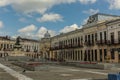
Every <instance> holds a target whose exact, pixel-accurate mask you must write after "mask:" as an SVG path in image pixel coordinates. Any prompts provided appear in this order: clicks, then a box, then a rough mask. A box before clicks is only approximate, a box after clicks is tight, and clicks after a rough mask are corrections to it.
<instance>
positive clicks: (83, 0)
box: [79, 0, 97, 4]
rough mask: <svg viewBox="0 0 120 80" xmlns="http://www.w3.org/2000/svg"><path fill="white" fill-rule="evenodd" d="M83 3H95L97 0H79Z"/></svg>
mask: <svg viewBox="0 0 120 80" xmlns="http://www.w3.org/2000/svg"><path fill="white" fill-rule="evenodd" d="M79 1H80V3H81V4H93V3H95V2H96V1H97V0H79Z"/></svg>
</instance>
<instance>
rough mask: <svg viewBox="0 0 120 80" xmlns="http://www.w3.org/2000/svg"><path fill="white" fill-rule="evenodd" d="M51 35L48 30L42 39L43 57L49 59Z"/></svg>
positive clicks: (41, 50)
mask: <svg viewBox="0 0 120 80" xmlns="http://www.w3.org/2000/svg"><path fill="white" fill-rule="evenodd" d="M50 37H51V35H50V34H49V32H48V31H47V32H46V33H45V35H44V38H42V39H41V40H40V53H41V58H44V59H47V60H49V57H50V52H49V51H50V42H51V40H50Z"/></svg>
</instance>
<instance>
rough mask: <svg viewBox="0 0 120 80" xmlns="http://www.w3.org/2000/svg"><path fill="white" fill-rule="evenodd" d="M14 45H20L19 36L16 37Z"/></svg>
mask: <svg viewBox="0 0 120 80" xmlns="http://www.w3.org/2000/svg"><path fill="white" fill-rule="evenodd" d="M15 45H20V36H18V37H17V39H16V43H15Z"/></svg>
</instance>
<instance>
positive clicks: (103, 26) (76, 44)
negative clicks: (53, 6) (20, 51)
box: [49, 13, 120, 63]
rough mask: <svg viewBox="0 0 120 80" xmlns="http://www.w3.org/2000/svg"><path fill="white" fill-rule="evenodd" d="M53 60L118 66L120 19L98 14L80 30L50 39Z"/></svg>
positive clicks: (114, 16) (91, 17) (119, 17)
mask: <svg viewBox="0 0 120 80" xmlns="http://www.w3.org/2000/svg"><path fill="white" fill-rule="evenodd" d="M50 46H51V47H50V54H49V55H50V57H49V58H50V59H51V60H62V61H89V62H116V63H118V62H119V60H120V16H116V15H109V14H101V13H98V14H95V15H92V16H90V17H89V19H88V21H87V23H86V24H85V25H83V27H82V28H81V29H77V30H75V31H71V32H68V33H62V34H60V35H57V36H54V37H52V38H51V44H50Z"/></svg>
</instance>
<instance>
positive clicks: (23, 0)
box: [0, 0, 77, 14]
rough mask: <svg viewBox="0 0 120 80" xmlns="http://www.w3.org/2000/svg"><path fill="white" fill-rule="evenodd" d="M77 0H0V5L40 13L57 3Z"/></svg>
mask: <svg viewBox="0 0 120 80" xmlns="http://www.w3.org/2000/svg"><path fill="white" fill-rule="evenodd" d="M76 1H77V0H0V6H1V7H3V6H7V5H10V6H12V8H13V9H15V10H16V11H18V12H21V13H25V14H28V13H33V12H37V13H41V14H43V13H44V12H46V10H48V9H50V8H51V7H53V6H55V5H59V4H70V3H74V2H76Z"/></svg>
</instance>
